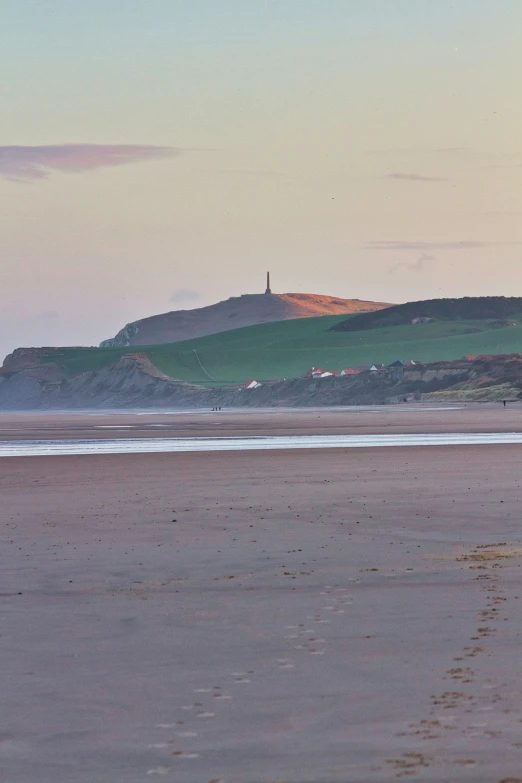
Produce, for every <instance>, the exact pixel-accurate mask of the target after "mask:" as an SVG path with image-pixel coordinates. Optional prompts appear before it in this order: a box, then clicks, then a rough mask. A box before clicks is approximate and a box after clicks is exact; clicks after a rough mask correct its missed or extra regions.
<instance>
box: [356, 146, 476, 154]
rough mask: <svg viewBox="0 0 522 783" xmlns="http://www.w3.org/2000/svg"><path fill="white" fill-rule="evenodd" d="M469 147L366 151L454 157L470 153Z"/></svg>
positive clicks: (369, 151) (367, 152)
mask: <svg viewBox="0 0 522 783" xmlns="http://www.w3.org/2000/svg"><path fill="white" fill-rule="evenodd" d="M468 151H469V150H468V149H467V147H438V148H435V149H419V148H417V149H414V148H410V149H408V148H406V147H402V148H401V147H396V148H395V149H394V148H390V149H382V150H375V149H374V150H366V153H365V154H366V155H454V154H457V153H464V152H468Z"/></svg>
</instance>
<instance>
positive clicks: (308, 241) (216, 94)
mask: <svg viewBox="0 0 522 783" xmlns="http://www.w3.org/2000/svg"><path fill="white" fill-rule="evenodd" d="M521 34H522V2H520V0H437V1H436V2H435V1H434V0H251V1H250V2H247V1H246V0H178V1H176V0H89V2H88V3H79V2H71V0H45V2H43V0H3V3H2V4H1V9H0V116H1V122H0V297H1V310H0V353H1V354H2V355H4V354H5V353H7V352H8V351H10V350H12V349H13V348H15V347H17V346H21V345H60V344H74V345H94V344H98V343H99V341H100V340H102V339H104V338H106V337H110V336H112V335H114V334H115V333H116V332H117V331H118V330H119V329H120V328H121V327H122V326H123V325H124V324H125V323H126V322H128V321H132V320H136V319H137V318H140V317H145V316H147V315H151V314H153V313H158V312H165V311H167V310H172V309H179V308H192V307H198V306H202V305H204V304H210V303H211V302H214V301H217V300H219V299H223V298H227V297H228V296H235V295H239V294H241V293H252V292H261V291H262V290H263V288H264V274H265V271H266V270H267V269H270V271H271V275H272V281H273V288H274V290H275V291H279V292H287V291H297V292H313V293H324V294H332V295H337V296H342V297H347V298H351V297H358V298H361V299H376V300H381V301H382V300H384V301H395V302H401V301H406V300H408V299H410V300H411V299H423V298H430V297H436V296H463V295H481V294H482V295H483V294H504V295H517V296H522V263H521V261H522V229H521V214H522V195H521V194H522V101H521V100H520V87H521V74H522V47H521V46H520V40H521V37H522V36H521Z"/></svg>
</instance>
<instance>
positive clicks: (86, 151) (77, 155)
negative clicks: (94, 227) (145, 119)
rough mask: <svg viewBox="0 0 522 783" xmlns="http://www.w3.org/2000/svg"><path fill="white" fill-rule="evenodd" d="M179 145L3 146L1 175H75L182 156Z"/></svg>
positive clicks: (32, 177) (20, 178) (27, 177)
mask: <svg viewBox="0 0 522 783" xmlns="http://www.w3.org/2000/svg"><path fill="white" fill-rule="evenodd" d="M181 153H182V150H181V149H179V148H177V147H157V146H154V145H144V144H50V145H45V146H37V147H25V146H0V176H2V177H4V178H6V179H10V180H16V181H19V182H20V181H34V180H43V179H47V177H49V175H50V174H51V173H52V172H56V171H59V172H61V173H67V174H73V173H79V172H84V171H93V170H95V169H99V168H104V167H107V166H123V165H126V164H129V163H138V162H140V161H146V160H158V159H163V158H172V157H174V156H177V155H180V154H181Z"/></svg>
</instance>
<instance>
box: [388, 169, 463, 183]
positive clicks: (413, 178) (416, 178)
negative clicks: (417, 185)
mask: <svg viewBox="0 0 522 783" xmlns="http://www.w3.org/2000/svg"><path fill="white" fill-rule="evenodd" d="M381 179H405V180H408V181H409V182H449V180H448V179H447V178H446V177H427V176H425V175H424V174H410V173H408V172H405V171H393V172H391V174H384V176H382V177H381Z"/></svg>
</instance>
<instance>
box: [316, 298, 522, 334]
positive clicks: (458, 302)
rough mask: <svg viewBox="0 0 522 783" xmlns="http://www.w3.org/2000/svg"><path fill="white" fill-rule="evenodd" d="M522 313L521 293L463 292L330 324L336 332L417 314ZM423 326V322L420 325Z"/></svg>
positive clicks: (442, 317)
mask: <svg viewBox="0 0 522 783" xmlns="http://www.w3.org/2000/svg"><path fill="white" fill-rule="evenodd" d="M519 313H522V297H519V296H509V297H507V296H464V297H462V298H461V299H425V300H424V301H421V302H406V304H402V305H394V306H393V307H387V308H386V309H384V310H378V311H377V312H375V313H361V314H360V315H354V316H353V317H352V318H348V319H347V320H346V321H341V322H340V323H338V324H335V326H332V327H331V331H333V332H360V331H363V330H365V329H382V328H385V327H387V326H402V325H403V324H409V323H411V322H412V320H413V319H414V318H434V319H436V320H437V321H464V320H469V321H475V320H481V319H486V318H496V319H503V318H506V317H508V316H513V315H517V314H519ZM418 328H419V329H422V324H420V325H419V326H418Z"/></svg>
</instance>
